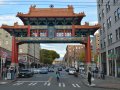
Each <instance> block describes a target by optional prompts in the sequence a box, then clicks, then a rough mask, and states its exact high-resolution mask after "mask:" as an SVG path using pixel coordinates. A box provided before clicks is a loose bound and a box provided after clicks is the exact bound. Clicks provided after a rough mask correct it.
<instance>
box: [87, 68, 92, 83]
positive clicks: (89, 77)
mask: <svg viewBox="0 0 120 90" xmlns="http://www.w3.org/2000/svg"><path fill="white" fill-rule="evenodd" d="M91 79H92V74H91V71H90V70H89V71H88V83H89V85H91Z"/></svg>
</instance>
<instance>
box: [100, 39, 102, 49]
mask: <svg viewBox="0 0 120 90" xmlns="http://www.w3.org/2000/svg"><path fill="white" fill-rule="evenodd" d="M100 45H101V48H102V40H100Z"/></svg>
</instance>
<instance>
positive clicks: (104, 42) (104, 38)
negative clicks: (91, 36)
mask: <svg viewBox="0 0 120 90" xmlns="http://www.w3.org/2000/svg"><path fill="white" fill-rule="evenodd" d="M105 45H106V43H105V38H104V47H105Z"/></svg>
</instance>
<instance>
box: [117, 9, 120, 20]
mask: <svg viewBox="0 0 120 90" xmlns="http://www.w3.org/2000/svg"><path fill="white" fill-rule="evenodd" d="M117 17H118V19H120V8H118V9H117Z"/></svg>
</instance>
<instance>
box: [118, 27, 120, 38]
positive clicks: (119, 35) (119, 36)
mask: <svg viewBox="0 0 120 90" xmlns="http://www.w3.org/2000/svg"><path fill="white" fill-rule="evenodd" d="M118 30H119V39H120V27H119V29H118Z"/></svg>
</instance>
